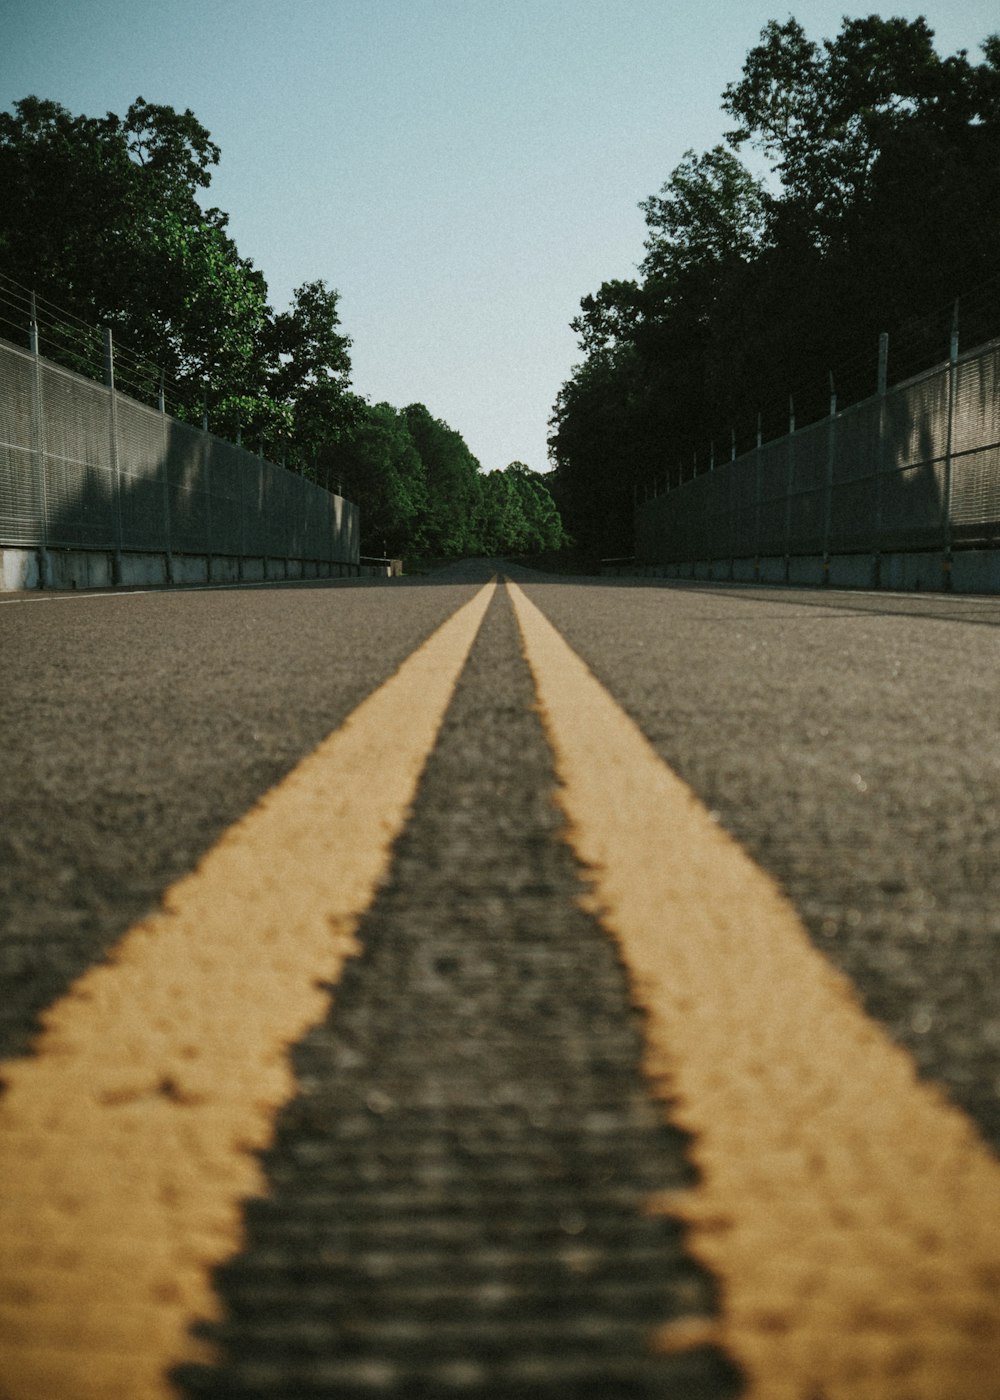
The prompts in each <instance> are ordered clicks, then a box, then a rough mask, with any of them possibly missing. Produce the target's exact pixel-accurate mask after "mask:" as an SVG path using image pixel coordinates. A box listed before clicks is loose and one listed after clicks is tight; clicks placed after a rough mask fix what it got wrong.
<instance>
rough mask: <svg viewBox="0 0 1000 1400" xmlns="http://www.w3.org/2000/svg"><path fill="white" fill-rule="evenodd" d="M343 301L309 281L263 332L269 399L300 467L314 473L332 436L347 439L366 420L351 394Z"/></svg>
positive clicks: (320, 285)
mask: <svg viewBox="0 0 1000 1400" xmlns="http://www.w3.org/2000/svg"><path fill="white" fill-rule="evenodd" d="M339 300H340V295H339V293H338V292H336V291H334V290H333V289H332V288H330V287H327V285H326V283H325V282H324V281H322V280H318V281H314V282H306V283H304V284H303V285H302V286H301V287H297V288H296V289H295V292H294V296H293V301H292V306H291V308H290V309H289V310H288V311H283V312H280V313H279V314H278V315H276V316H274V317H273V318H272V319H271V320H270V322H269V324H268V325H267V327H266V329H265V331H264V334H263V346H264V354H265V365H266V369H265V384H266V393H267V397H268V398H269V399H270V400H271V401H272V402H273V403H275V404H278V405H280V406H281V407H282V408H283V409H284V410H285V416H286V418H287V421H288V424H289V426H288V429H287V436H288V446H289V447H290V449H291V453H292V457H293V459H294V460H295V462H296V463H297V464H298V465H299V467H300V469H310V466H311V463H312V462H313V461H314V460H315V458H316V456H317V454H318V453H319V451H320V449H321V448H322V447H323V446H324V445H325V444H326V443H327V442H328V441H330V440H331V438H332V439H335V440H340V439H347V438H349V437H350V436H351V434H352V433H353V432H354V431H355V429H357V428H358V427H360V426H362V424H363V422H364V418H363V414H362V412H361V408H360V401H359V400H358V399H357V398H356V396H355V395H353V394H352V393H351V392H350V387H349V386H350V372H351V359H350V354H349V353H348V352H349V348H350V344H351V341H350V337H349V336H346V335H344V334H342V332H341V331H340V329H339V327H340V315H339V312H338V309H337V304H338V302H339Z"/></svg>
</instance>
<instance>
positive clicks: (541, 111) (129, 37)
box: [0, 0, 1000, 470]
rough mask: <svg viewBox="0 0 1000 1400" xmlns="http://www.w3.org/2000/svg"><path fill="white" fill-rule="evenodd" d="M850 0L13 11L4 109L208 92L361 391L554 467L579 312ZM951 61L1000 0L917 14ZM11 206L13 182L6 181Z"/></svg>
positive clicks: (4, 0) (222, 195)
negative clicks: (337, 316)
mask: <svg viewBox="0 0 1000 1400" xmlns="http://www.w3.org/2000/svg"><path fill="white" fill-rule="evenodd" d="M872 8H873V7H872V5H871V4H870V3H862V4H861V5H859V6H857V7H856V8H853V9H850V8H849V7H848V6H847V5H846V3H845V0H800V3H798V4H794V5H792V6H791V7H790V8H789V7H787V6H786V5H784V4H780V3H775V4H770V3H762V0H701V3H698V4H688V5H679V4H670V3H667V0H285V2H284V3H279V2H278V0H0V107H9V106H10V104H11V103H13V102H14V101H15V100H16V99H17V98H20V97H24V96H26V95H28V94H29V93H33V94H36V95H37V96H39V97H48V98H52V99H54V100H55V101H57V102H61V103H62V104H63V105H64V106H66V107H68V108H70V110H71V111H73V112H85V113H87V114H88V115H90V116H98V115H101V114H103V113H104V112H106V111H109V110H110V111H114V112H117V113H119V114H123V113H124V111H125V109H126V108H127V107H128V105H129V103H130V102H131V101H132V100H133V99H134V98H135V97H137V96H140V95H141V96H142V97H144V98H146V100H147V101H150V102H162V103H168V104H170V105H172V106H174V107H177V108H179V109H183V108H185V107H190V108H191V109H192V110H193V111H194V113H195V115H196V116H197V117H198V118H199V119H200V121H201V122H202V123H203V124H204V125H205V126H206V127H208V129H209V131H210V132H211V134H212V137H213V139H214V140H215V141H216V142H217V143H218V144H219V145H220V146H221V148H222V160H221V163H220V165H219V167H218V169H217V171H216V174H215V177H214V179H213V183H212V187H211V189H210V191H209V192H208V202H210V203H213V204H217V205H218V206H219V207H221V208H222V209H224V210H226V211H227V212H228V213H229V215H230V218H231V224H230V229H231V232H232V234H233V236H234V238H235V240H236V243H237V246H238V247H239V249H240V252H241V253H242V254H243V255H244V256H246V257H249V258H252V259H253V261H254V263H255V264H256V265H257V266H258V267H259V268H260V269H261V270H262V271H263V273H264V275H265V277H266V279H267V283H268V287H269V289H270V294H271V300H272V303H273V304H274V305H275V306H276V307H278V308H279V309H280V308H281V307H283V306H285V305H286V304H287V302H288V300H289V298H290V296H291V292H292V289H293V288H294V287H295V286H297V285H299V284H300V283H302V282H305V281H308V280H311V279H313V278H317V277H322V278H324V279H325V280H326V281H327V282H328V283H329V284H330V285H331V286H333V287H336V288H337V289H338V290H339V291H340V293H341V316H342V321H343V326H344V329H345V330H346V331H347V333H348V334H349V335H350V336H351V337H352V339H353V342H354V344H353V347H352V357H353V362H354V376H353V379H354V386H355V388H356V389H357V390H358V392H360V393H363V394H365V395H367V396H369V397H370V398H371V399H372V400H373V401H377V400H380V399H386V400H388V401H389V402H390V403H394V404H396V405H397V406H398V407H402V406H403V405H405V404H407V403H412V402H414V401H420V402H423V403H425V404H426V405H427V407H428V408H429V409H430V411H431V412H432V413H433V414H435V415H436V416H438V417H441V418H444V419H445V420H446V421H447V422H448V423H450V424H451V425H452V426H453V427H455V428H457V429H458V430H459V432H461V433H462V434H463V436H464V437H465V439H466V441H467V442H468V444H469V446H470V448H471V449H472V451H473V452H474V453H475V455H476V456H477V457H478V458H479V460H480V462H481V463H482V465H483V467H484V468H487V469H492V468H494V467H501V466H505V465H506V464H507V463H508V462H509V461H512V460H514V459H521V460H523V461H526V462H527V463H528V464H529V465H530V466H532V467H534V468H536V469H538V470H543V469H544V468H545V467H546V455H545V454H546V449H545V438H546V421H547V419H548V416H549V414H550V411H551V408H552V405H553V403H554V401H555V396H556V393H557V392H558V389H559V386H560V384H561V383H562V382H563V381H564V380H565V379H566V377H567V375H568V373H569V371H570V368H571V366H572V365H573V364H574V363H575V362H576V361H577V360H578V359H579V353H578V351H577V347H576V341H575V337H574V335H573V333H572V331H571V330H570V329H569V321H570V319H571V318H572V317H573V316H574V315H575V314H576V311H577V308H578V306H579V301H580V298H581V297H582V296H583V295H585V294H586V293H587V292H590V291H594V290H596V288H597V287H598V286H599V285H600V283H601V282H602V281H604V280H605V279H608V278H612V277H628V276H631V275H632V274H633V272H634V270H635V266H636V264H637V263H638V261H639V260H640V259H641V257H642V252H643V249H642V243H643V237H644V232H645V229H644V224H643V218H642V213H641V211H640V210H639V209H638V208H637V204H638V201H639V200H640V199H643V198H645V197H646V196H648V195H650V194H652V193H654V192H655V191H656V190H658V189H659V188H660V186H661V185H662V184H663V182H664V181H665V180H666V179H667V177H668V176H669V174H670V172H671V170H672V169H673V168H674V167H675V166H676V164H677V163H678V161H679V160H680V159H681V156H682V155H683V153H684V151H685V150H686V149H687V148H689V147H693V148H694V149H696V150H698V151H702V150H706V149H708V148H709V147H710V146H712V145H714V144H715V143H716V142H718V141H719V140H720V139H721V138H722V134H723V132H724V131H725V130H726V127H727V125H728V122H727V119H726V117H725V115H724V114H723V112H722V111H721V108H720V105H719V101H720V96H721V93H722V90H723V88H724V87H725V85H726V83H727V82H729V81H732V80H734V79H736V78H737V77H738V76H739V74H740V71H741V69H742V64H743V60H744V58H745V56H746V53H747V50H748V49H749V48H750V47H752V45H753V44H754V43H755V42H756V41H757V38H758V36H759V33H760V30H761V28H762V27H763V25H764V24H766V22H767V21H768V20H769V19H778V20H785V19H786V18H787V17H788V15H789V14H794V15H795V16H796V18H797V19H799V20H800V21H801V23H802V24H803V25H805V27H806V30H807V32H808V33H809V35H810V37H811V38H814V39H820V38H823V37H828V36H832V35H833V34H835V33H836V32H837V30H838V29H839V27H840V21H841V17H842V15H843V14H844V13H845V12H848V13H850V14H852V15H857V14H868V13H870V12H871V11H872ZM878 12H879V13H881V14H883V15H903V16H906V17H908V18H913V17H914V16H916V15H919V14H923V15H925V16H926V18H927V20H928V22H929V23H930V24H931V26H932V28H934V30H935V31H936V33H937V36H938V38H937V42H938V50H939V52H942V53H945V52H949V53H950V52H953V51H954V50H956V49H958V48H967V49H969V50H970V52H971V53H972V54H973V55H975V56H978V46H979V44H980V43H981V41H982V40H983V39H984V38H985V37H986V35H987V34H989V33H990V32H991V31H996V30H1000V11H998V9H997V4H996V0H930V3H928V4H926V5H919V4H917V5H912V4H902V3H895V4H891V5H888V6H885V7H879V8H878ZM0 197H2V192H0Z"/></svg>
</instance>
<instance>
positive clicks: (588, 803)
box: [509, 585, 1000, 1400]
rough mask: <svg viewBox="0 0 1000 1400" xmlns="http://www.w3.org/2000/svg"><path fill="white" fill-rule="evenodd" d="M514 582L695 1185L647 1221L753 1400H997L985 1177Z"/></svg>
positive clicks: (993, 1246)
mask: <svg viewBox="0 0 1000 1400" xmlns="http://www.w3.org/2000/svg"><path fill="white" fill-rule="evenodd" d="M509 587H510V591H511V595H512V598H513V601H514V605H515V609H516V612H517V616H518V621H519V624H520V627H521V633H522V637H523V641H524V646H525V653H526V656H527V659H528V662H529V665H530V666H531V669H532V672H533V674H534V678H535V684H536V688H537V693H538V699H539V705H540V709H541V711H542V716H543V720H544V723H545V726H546V729H547V732H548V736H549V740H550V743H551V745H552V748H553V751H554V754H555V758H556V767H557V772H558V776H559V779H560V782H561V784H562V787H561V788H560V801H561V803H562V806H563V808H564V810H565V813H566V816H567V820H568V831H567V839H568V840H569V841H570V843H571V845H572V846H573V848H574V849H575V850H576V852H577V853H578V855H579V857H580V859H581V860H582V861H583V862H584V864H585V865H587V866H588V867H590V873H591V875H592V879H593V901H592V904H593V909H594V912H595V913H597V915H598V917H599V918H600V919H601V921H602V922H603V924H604V926H605V927H606V928H607V929H608V930H609V932H611V933H612V934H613V936H614V937H615V938H616V940H617V941H618V944H619V946H620V948H621V951H622V954H623V957H624V959H625V961H626V964H627V965H628V967H629V969H630V975H631V979H632V986H633V995H634V996H635V998H636V1001H637V1002H638V1004H640V1005H641V1006H642V1007H643V1008H644V1009H645V1011H646V1013H647V1049H646V1065H645V1068H646V1073H647V1075H648V1078H649V1081H650V1083H651V1085H652V1086H653V1088H654V1091H655V1092H657V1093H658V1094H659V1095H660V1096H661V1097H662V1099H663V1101H664V1104H665V1105H666V1109H667V1112H668V1114H669V1117H670V1118H671V1119H672V1120H673V1121H674V1122H676V1123H678V1124H679V1125H681V1126H682V1127H683V1128H685V1129H686V1130H687V1131H688V1132H689V1133H690V1134H692V1148H691V1153H692V1157H693V1159H694V1162H695V1165H696V1166H697V1168H698V1169H699V1173H700V1184H699V1185H698V1186H697V1187H696V1188H695V1189H694V1190H693V1191H691V1192H685V1193H673V1194H670V1195H668V1196H664V1197H662V1198H659V1199H654V1200H653V1201H651V1202H650V1208H651V1209H652V1210H654V1211H660V1212H663V1213H666V1214H670V1215H674V1216H680V1217H682V1218H683V1219H685V1220H686V1221H688V1222H689V1224H690V1228H691V1233H690V1243H691V1247H692V1249H693V1251H694V1253H695V1254H696V1255H697V1257H699V1258H700V1259H701V1260H702V1261H703V1263H704V1264H705V1265H706V1266H707V1267H708V1268H709V1269H710V1270H711V1271H712V1272H713V1273H714V1274H715V1275H716V1277H717V1278H718V1279H719V1280H720V1282H721V1288H722V1319H721V1323H720V1326H719V1329H718V1336H717V1340H718V1341H719V1342H720V1343H721V1344H722V1345H723V1346H725V1347H726V1349H727V1350H728V1351H729V1353H730V1354H731V1355H732V1356H733V1357H734V1358H735V1359H736V1360H737V1361H738V1363H739V1364H740V1365H741V1366H742V1367H743V1368H744V1370H745V1373H746V1375H747V1377H748V1383H749V1385H748V1395H750V1396H753V1397H756V1400H969V1397H971V1396H975V1397H976V1400H986V1397H991V1400H996V1397H998V1396H1000V1164H998V1163H997V1161H996V1159H995V1158H994V1157H993V1156H992V1155H991V1154H990V1152H989V1151H988V1149H987V1148H986V1147H985V1146H984V1145H983V1143H982V1142H981V1140H980V1139H979V1137H978V1136H977V1134H976V1131H975V1129H974V1128H973V1126H972V1124H971V1123H970V1122H969V1120H968V1119H967V1118H966V1117H965V1116H964V1115H963V1114H961V1113H960V1112H959V1111H958V1110H957V1109H955V1108H954V1107H953V1106H951V1105H950V1104H949V1103H948V1102H947V1101H946V1100H945V1098H944V1096H943V1095H942V1094H940V1093H939V1092H938V1091H937V1090H936V1089H935V1088H933V1087H931V1086H929V1085H927V1084H924V1083H921V1082H920V1081H918V1079H917V1078H916V1075H915V1071H914V1067H913V1064H912V1061H911V1060H910V1058H909V1056H908V1055H907V1054H906V1053H905V1052H903V1051H902V1050H901V1049H899V1048H898V1047H897V1046H896V1045H894V1044H893V1043H892V1042H891V1041H890V1040H889V1039H888V1037H887V1036H886V1035H885V1033H884V1032H883V1031H882V1030H881V1029H880V1028H879V1027H878V1026H877V1025H876V1024H875V1023H874V1022H872V1021H871V1020H870V1019H869V1018H868V1017H867V1016H866V1015H865V1013H864V1011H863V1010H862V1009H861V1007H860V1005H859V1003H858V1002H857V1000H856V997H855V994H854V992H853V989H852V988H851V986H850V984H849V983H848V982H847V980H846V979H845V978H843V977H841V976H840V975H839V974H838V973H837V972H835V971H834V970H833V969H832V968H831V967H830V966H829V964H828V963H827V962H826V960H825V959H824V958H823V957H822V956H821V955H820V954H819V953H818V952H817V951H816V950H815V949H814V947H813V945H812V944H811V943H810V941H809V939H808V936H807V934H806V932H805V930H804V929H803V928H802V926H801V924H800V922H799V919H798V916H797V915H796V913H795V911H794V909H793V908H792V907H791V905H790V904H789V903H788V901H787V900H786V899H785V898H784V896H783V895H782V894H781V892H780V890H779V889H778V888H777V886H776V885H775V884H774V882H773V881H772V880H771V879H770V878H769V877H768V876H766V875H765V874H764V873H763V872H762V871H760V870H759V869H758V868H757V867H756V866H755V865H754V864H753V862H752V861H751V860H750V859H749V857H748V856H747V855H746V854H745V853H744V852H743V850H742V848H741V847H739V846H738V845H737V844H736V842H735V841H733V840H732V839H731V838H730V837H729V836H728V835H726V833H724V832H723V831H721V830H720V829H719V827H718V826H717V825H716V824H715V823H714V822H713V821H712V819H711V817H710V816H709V814H708V812H707V811H706V810H705V809H704V807H703V806H702V805H701V804H700V802H699V801H698V799H697V798H696V797H695V796H694V794H693V793H692V792H691V791H690V789H689V788H687V787H686V786H685V785H684V784H683V783H682V782H681V781H680V779H679V778H677V777H676V776H675V775H674V774H673V773H672V772H671V771H670V769H669V768H667V766H666V765H665V764H664V763H663V762H662V761H661V760H660V759H659V757H658V756H657V755H656V753H655V752H654V750H653V748H652V746H651V745H650V744H649V743H648V741H647V740H646V739H645V737H644V736H643V735H642V733H641V732H640V730H639V729H638V728H637V726H636V725H635V724H634V723H633V722H632V720H630V719H629V718H628V716H627V715H625V714H624V712H623V711H622V710H621V709H620V708H619V706H618V705H617V704H616V703H615V701H614V700H613V699H612V698H611V697H610V695H609V694H608V693H607V691H606V690H604V688H603V687H602V686H601V685H600V684H599V683H598V682H597V681H596V680H595V679H594V677H593V675H592V674H591V673H590V671H589V670H588V669H587V667H586V666H585V665H584V663H583V662H582V661H581V660H580V658H579V657H578V656H577V655H576V654H575V653H574V652H573V651H572V650H571V649H570V648H569V647H568V646H567V644H566V643H565V641H563V639H562V638H561V637H560V635H559V634H558V632H556V630H555V629H554V628H553V627H552V626H551V624H550V623H549V622H548V621H547V620H546V619H545V618H544V616H543V615H542V614H541V613H540V612H539V610H538V609H537V608H536V607H535V606H534V604H533V603H531V602H530V600H529V599H528V598H527V597H526V596H525V595H524V594H523V593H522V592H521V591H520V589H518V588H517V587H516V586H513V585H509ZM683 1330H684V1329H683V1328H677V1327H676V1326H674V1327H665V1328H664V1330H663V1332H662V1334H661V1335H660V1336H659V1337H658V1338H657V1339H655V1342H656V1344H658V1345H659V1346H660V1347H661V1348H662V1349H664V1350H672V1349H676V1347H677V1346H678V1345H681V1344H683V1338H682V1337H681V1333H682V1332H683ZM692 1332H693V1335H694V1336H695V1337H696V1339H697V1340H700V1341H704V1340H705V1338H704V1334H703V1331H702V1330H700V1329H699V1328H697V1327H694V1328H693V1329H692ZM679 1339H680V1340H679Z"/></svg>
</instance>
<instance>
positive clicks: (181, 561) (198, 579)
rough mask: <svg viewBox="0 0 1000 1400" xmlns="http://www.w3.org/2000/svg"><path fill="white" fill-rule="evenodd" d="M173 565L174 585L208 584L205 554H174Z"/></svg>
mask: <svg viewBox="0 0 1000 1400" xmlns="http://www.w3.org/2000/svg"><path fill="white" fill-rule="evenodd" d="M173 563H174V569H173V572H174V583H177V584H184V583H188V584H190V583H207V582H208V555H207V554H175V555H174V561H173Z"/></svg>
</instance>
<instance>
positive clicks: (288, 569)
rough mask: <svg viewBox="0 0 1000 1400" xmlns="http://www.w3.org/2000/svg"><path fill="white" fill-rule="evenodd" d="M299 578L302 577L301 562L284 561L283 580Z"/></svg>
mask: <svg viewBox="0 0 1000 1400" xmlns="http://www.w3.org/2000/svg"><path fill="white" fill-rule="evenodd" d="M301 577H302V560H301V559H286V560H285V578H301Z"/></svg>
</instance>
